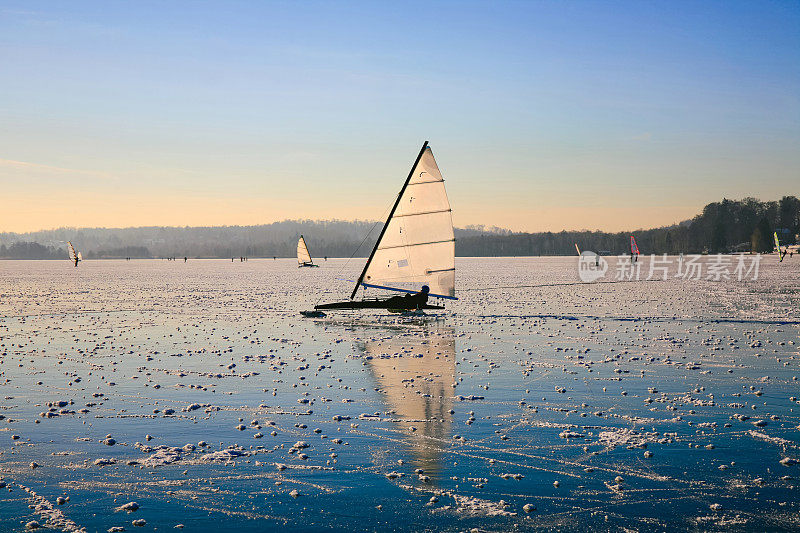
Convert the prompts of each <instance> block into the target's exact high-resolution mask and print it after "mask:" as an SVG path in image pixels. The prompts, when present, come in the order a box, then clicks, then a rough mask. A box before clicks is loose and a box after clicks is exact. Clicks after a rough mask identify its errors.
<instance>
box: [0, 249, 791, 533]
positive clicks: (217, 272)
mask: <svg viewBox="0 0 800 533" xmlns="http://www.w3.org/2000/svg"><path fill="white" fill-rule="evenodd" d="M772 259H773V258H770V257H769V256H767V257H765V258H764V260H763V261H762V264H761V269H760V273H759V274H760V276H759V279H758V280H755V281H752V280H749V281H744V282H739V281H736V280H727V281H721V282H714V281H694V280H681V279H670V280H668V281H648V282H646V281H641V282H630V283H604V282H601V283H593V284H579V283H577V258H525V259H508V258H505V259H502V258H501V259H458V260H457V264H456V267H457V296H458V297H459V298H460V300H459V301H457V302H447V303H446V306H447V308H448V309H447V311H446V312H445V313H442V314H441V315H438V316H437V315H432V316H429V317H425V318H418V317H417V318H399V317H397V316H394V315H387V314H381V313H366V314H364V313H339V314H337V313H331V314H329V315H328V317H326V318H324V319H319V320H311V319H304V318H302V317H300V315H299V311H301V310H305V309H310V308H312V307H313V305H314V303H316V302H317V301H319V300H322V301H333V300H338V299H340V298H343V297H346V296H347V295H349V291H350V290H351V288H352V285H351V284H350V283H349V282H347V281H344V280H345V279H348V278H353V277H354V276H356V275H357V274H358V272H359V271H360V269H361V267H362V266H363V260H362V261H351V262H350V263H349V264H345V261H344V260H329V261H327V262H322V263H321V268H319V269H301V270H299V271H298V269H297V267H296V262H295V261H294V260H293V259H292V260H278V261H273V260H271V259H270V260H251V261H248V262H244V263H241V262H239V263H231V262H225V261H215V260H203V261H201V260H194V261H191V260H190V261H189V262H188V263H182V262H166V261H159V260H149V261H144V260H143V261H85V262H83V263H81V265H80V267H79V268H77V269H76V268H74V267H73V266H71V265H70V264H69V263H68V262H64V264H62V262H55V261H40V262H36V261H33V262H27V261H4V262H0V278H1V279H0V282H1V283H0V287H2V289H0V292H1V294H0V313H2V317H3V318H2V319H0V354H1V355H2V357H1V358H0V383H2V385H3V387H2V395H0V509H2V512H0V530H3V531H5V530H21V529H24V528H25V525H26V524H28V523H31V522H35V523H37V524H39V525H41V526H43V527H49V528H53V529H56V530H66V531H80V530H86V531H107V530H110V529H112V528H115V527H116V528H122V527H124V528H125V529H126V530H133V529H136V530H140V529H143V530H148V529H149V528H158V529H161V530H164V529H165V528H167V529H172V528H175V527H177V526H182V527H185V529H186V530H187V531H191V530H203V528H204V527H205V526H207V524H208V523H209V522H208V521H209V520H213V521H214V523H215V524H217V526H216V527H219V528H220V529H221V530H229V529H230V530H234V529H236V528H243V529H247V528H250V529H252V528H258V529H271V528H275V529H277V528H284V527H289V528H291V529H292V530H301V531H302V530H305V531H318V530H343V529H350V530H353V531H362V530H369V531H373V530H407V531H418V530H424V529H437V530H438V529H443V530H447V531H464V530H470V529H473V528H477V529H479V530H490V531H509V530H513V529H514V528H517V529H521V530H527V529H549V530H578V531H584V530H608V531H616V530H638V531H650V530H653V531H661V530H671V529H695V530H708V529H720V530H759V531H762V530H797V529H798V528H800V487H798V484H797V481H796V480H797V479H798V477H799V476H800V464H798V461H799V460H800V449H798V448H800V417H798V413H797V411H795V409H800V404H799V403H798V397H800V386H799V385H798V381H797V376H798V375H800V350H799V349H798V343H800V338H799V337H798V335H799V334H800V312H799V311H798V309H800V295H799V294H800V293H799V292H798V289H799V288H800V259H795V260H792V259H786V260H785V261H784V262H783V263H778V262H777V260H774V261H773V260H772ZM642 261H643V266H642V269H643V270H646V269H647V261H648V259H647V258H645V257H644V256H643V258H642ZM516 285H529V286H536V285H539V287H528V288H505V289H496V290H487V289H488V288H491V287H512V286H516ZM370 294H375V295H377V294H378V293H377V292H375V293H370ZM34 465H35V467H34ZM133 507H136V509H135V510H133V509H132V508H133ZM134 520H135V521H137V523H138V524H140V527H134V525H133V522H132V521H134ZM31 527H33V526H31Z"/></svg>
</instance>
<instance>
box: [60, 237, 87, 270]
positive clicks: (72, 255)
mask: <svg viewBox="0 0 800 533" xmlns="http://www.w3.org/2000/svg"><path fill="white" fill-rule="evenodd" d="M62 242H63V241H62ZM67 248H68V249H69V260H70V261H72V262H74V263H75V266H76V267H77V266H78V261H83V256H82V255H81V253H80V252H76V251H75V247H74V246H72V242H71V241H67Z"/></svg>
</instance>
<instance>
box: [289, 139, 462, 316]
mask: <svg viewBox="0 0 800 533" xmlns="http://www.w3.org/2000/svg"><path fill="white" fill-rule="evenodd" d="M455 271H456V269H455V236H454V234H453V218H452V215H451V209H450V202H449V201H448V199H447V192H446V191H445V188H444V179H443V178H442V174H441V172H439V167H438V166H437V165H436V160H435V159H434V157H433V152H432V151H431V149H430V147H429V146H428V142H427V141H425V143H424V144H423V145H422V149H421V150H420V152H419V155H417V159H416V161H414V164H413V165H412V167H411V172H409V174H408V177H407V178H406V181H405V182H404V183H403V187H402V188H401V189H400V193H399V194H398V195H397V200H396V201H395V203H394V206H393V207H392V210H391V211H390V212H389V217H388V218H387V219H386V223H385V224H384V226H383V229H382V230H381V233H380V235H379V236H378V241H377V242H376V243H375V247H374V248H373V249H372V253H371V254H370V255H369V259H368V260H367V264H366V265H365V266H364V270H363V271H362V272H361V275H360V276H359V277H358V281H356V286H355V287H354V288H353V293H352V294H351V295H350V301H347V302H336V303H330V304H323V305H317V306H315V307H314V309H316V310H322V309H326V310H327V309H388V310H389V311H395V312H402V311H412V310H423V309H444V307H441V306H437V305H430V304H428V303H427V301H428V297H429V296H434V297H436V298H445V299H449V300H456V299H457V298H456V297H455V279H456V272H455ZM360 287H364V288H375V289H385V290H390V291H396V292H402V293H406V295H405V296H394V297H392V298H388V299H386V300H362V301H354V300H353V299H354V298H355V296H356V293H357V292H358V289H359V288H360ZM310 313H311V312H304V313H303V314H304V315H305V316H309V314H310Z"/></svg>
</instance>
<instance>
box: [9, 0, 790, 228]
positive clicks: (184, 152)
mask: <svg viewBox="0 0 800 533" xmlns="http://www.w3.org/2000/svg"><path fill="white" fill-rule="evenodd" d="M0 67H1V68H0V73H2V74H0V75H2V83H0V184H2V185H3V190H4V193H3V196H4V198H5V199H6V202H5V203H6V208H5V209H4V210H3V212H2V213H0V230H10V231H25V230H34V229H40V228H48V227H57V226H131V225H162V224H163V225H220V224H257V223H265V222H271V221H274V220H280V219H284V218H343V219H351V218H362V219H378V218H381V217H382V216H383V214H384V212H385V210H386V208H387V206H388V205H389V204H390V203H391V201H392V198H393V195H394V194H395V193H396V191H397V190H398V189H399V187H400V185H401V183H402V180H403V179H404V177H405V175H406V174H407V172H408V167H409V165H410V164H411V162H412V161H413V158H414V156H415V155H416V153H417V151H418V150H419V146H420V144H421V143H422V141H424V140H426V139H428V140H430V141H431V145H432V147H433V150H434V153H435V154H436V157H437V160H438V161H439V164H440V167H441V169H442V172H443V174H444V176H445V179H446V180H447V186H448V193H449V195H450V199H451V203H452V205H453V209H454V213H453V214H454V221H455V223H456V224H457V225H459V226H465V225H467V224H485V225H498V226H503V227H508V228H512V229H515V230H526V231H541V230H560V229H582V228H588V229H606V230H622V229H636V228H644V227H653V226H658V225H663V224H669V223H672V222H676V221H679V220H683V219H685V218H688V217H690V216H692V215H693V214H695V213H697V212H698V211H699V210H700V208H701V207H702V206H703V205H704V204H705V203H708V202H710V201H714V200H719V199H721V198H722V197H723V196H725V197H728V198H740V197H743V196H756V197H759V198H762V199H777V198H779V197H780V196H783V195H786V194H800V190H798V189H800V187H798V183H800V3H799V2H719V3H717V2H474V3H472V2H418V3H417V2H402V3H400V2H391V3H390V2H363V3H356V2H348V3H345V2H191V3H183V2H75V3H73V2H13V1H6V2H4V3H2V4H0Z"/></svg>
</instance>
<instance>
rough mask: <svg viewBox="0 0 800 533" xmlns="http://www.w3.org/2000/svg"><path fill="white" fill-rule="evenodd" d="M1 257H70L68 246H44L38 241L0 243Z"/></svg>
mask: <svg viewBox="0 0 800 533" xmlns="http://www.w3.org/2000/svg"><path fill="white" fill-rule="evenodd" d="M0 258H3V259H68V258H69V254H68V253H67V250H66V248H57V247H55V246H43V245H41V244H39V243H38V242H27V241H21V242H14V243H12V244H11V245H9V246H6V245H5V244H0Z"/></svg>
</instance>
